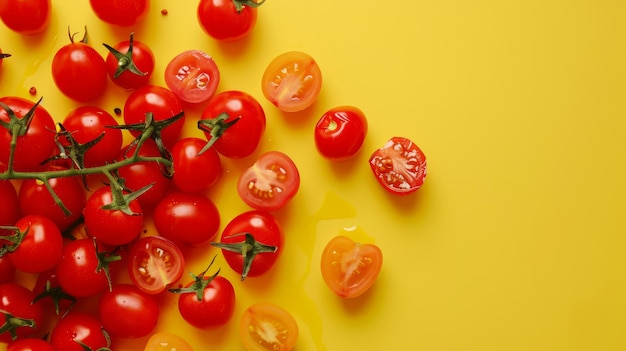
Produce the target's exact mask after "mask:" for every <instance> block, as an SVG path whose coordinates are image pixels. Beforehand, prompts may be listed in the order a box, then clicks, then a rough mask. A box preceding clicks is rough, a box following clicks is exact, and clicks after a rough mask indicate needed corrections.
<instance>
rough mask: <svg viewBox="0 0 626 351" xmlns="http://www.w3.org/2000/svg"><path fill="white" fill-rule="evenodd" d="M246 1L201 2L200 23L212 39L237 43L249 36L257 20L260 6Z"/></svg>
mask: <svg viewBox="0 0 626 351" xmlns="http://www.w3.org/2000/svg"><path fill="white" fill-rule="evenodd" d="M251 3H254V2H253V1H245V0H229V1H224V0H200V3H199V4H198V13H197V15H198V22H199V23H200V25H201V27H202V29H203V30H204V31H205V32H206V33H207V34H208V35H210V36H211V37H213V38H215V39H217V40H222V41H235V40H239V39H241V38H243V37H245V36H246V35H248V34H249V33H250V32H251V31H252V29H253V28H254V26H255V25H256V20H257V9H256V7H257V6H258V5H254V6H252V5H251Z"/></svg>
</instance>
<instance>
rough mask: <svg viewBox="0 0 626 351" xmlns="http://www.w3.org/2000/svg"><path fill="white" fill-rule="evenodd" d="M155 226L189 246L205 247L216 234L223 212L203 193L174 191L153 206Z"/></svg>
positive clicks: (164, 234)
mask: <svg viewBox="0 0 626 351" xmlns="http://www.w3.org/2000/svg"><path fill="white" fill-rule="evenodd" d="M154 225H155V227H156V229H157V231H158V232H159V234H160V235H161V236H163V237H165V238H167V239H169V240H172V241H173V242H175V243H177V244H181V245H186V246H193V247H198V246H203V245H206V244H208V243H209V242H210V241H211V240H213V239H214V238H215V236H216V235H217V230H218V229H219V227H220V214H219V211H218V209H217V206H215V204H214V203H213V201H211V199H209V198H208V197H206V196H204V195H203V194H200V193H185V192H180V191H174V192H171V193H169V194H167V195H166V196H165V197H164V198H163V199H161V201H159V203H158V204H157V206H156V208H155V209H154Z"/></svg>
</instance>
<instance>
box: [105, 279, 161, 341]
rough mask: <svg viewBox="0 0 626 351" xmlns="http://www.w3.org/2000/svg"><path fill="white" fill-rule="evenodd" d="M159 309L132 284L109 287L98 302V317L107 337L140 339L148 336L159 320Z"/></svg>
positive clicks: (151, 299)
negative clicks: (108, 335) (107, 333)
mask: <svg viewBox="0 0 626 351" xmlns="http://www.w3.org/2000/svg"><path fill="white" fill-rule="evenodd" d="M159 312H160V311H159V305H158V304H157V303H156V301H155V300H154V299H153V298H152V296H150V295H148V294H146V293H144V292H142V291H141V290H139V288H137V287H136V286H134V285H132V284H117V285H113V287H112V288H111V291H105V292H104V293H102V295H101V296H100V299H99V300H98V316H99V317H100V321H102V326H104V329H105V330H106V331H107V332H109V334H110V335H111V336H114V337H121V338H140V337H142V336H146V335H148V334H150V333H151V332H152V331H153V330H154V327H155V326H156V324H157V322H158V320H159Z"/></svg>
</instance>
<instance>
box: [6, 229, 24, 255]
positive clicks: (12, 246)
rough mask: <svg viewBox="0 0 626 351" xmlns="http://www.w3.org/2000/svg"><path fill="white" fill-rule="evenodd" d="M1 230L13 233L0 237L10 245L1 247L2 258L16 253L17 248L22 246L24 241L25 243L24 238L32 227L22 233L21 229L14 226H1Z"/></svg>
mask: <svg viewBox="0 0 626 351" xmlns="http://www.w3.org/2000/svg"><path fill="white" fill-rule="evenodd" d="M0 229H3V230H8V231H12V232H13V234H10V235H5V236H0V238H1V239H2V240H4V241H7V242H8V244H4V245H2V247H0V257H2V256H4V255H6V254H8V253H11V252H15V250H17V248H18V247H19V246H20V244H21V243H22V241H24V237H25V236H26V234H27V233H28V231H29V230H30V226H28V227H26V230H24V231H21V230H20V228H18V227H14V226H0Z"/></svg>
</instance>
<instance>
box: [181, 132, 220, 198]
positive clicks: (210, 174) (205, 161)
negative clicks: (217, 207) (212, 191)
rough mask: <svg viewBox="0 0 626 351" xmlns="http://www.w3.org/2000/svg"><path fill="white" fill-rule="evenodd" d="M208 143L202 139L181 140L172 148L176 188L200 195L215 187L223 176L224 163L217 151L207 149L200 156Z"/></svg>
mask: <svg viewBox="0 0 626 351" xmlns="http://www.w3.org/2000/svg"><path fill="white" fill-rule="evenodd" d="M206 144H207V142H206V141H205V140H202V139H200V138H194V137H189V138H183V139H180V140H179V141H178V142H177V143H176V144H175V145H174V147H173V148H172V159H173V163H174V176H173V177H172V180H173V182H174V185H176V187H177V188H178V189H179V190H181V191H184V192H188V193H198V192H201V191H205V190H207V189H208V188H210V187H211V186H213V185H215V183H217V181H218V180H219V178H220V177H221V175H222V162H221V160H220V156H219V155H218V153H217V151H215V150H214V149H213V148H209V149H207V150H206V151H205V152H203V153H202V154H200V151H202V150H203V149H204V147H205V146H206Z"/></svg>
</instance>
